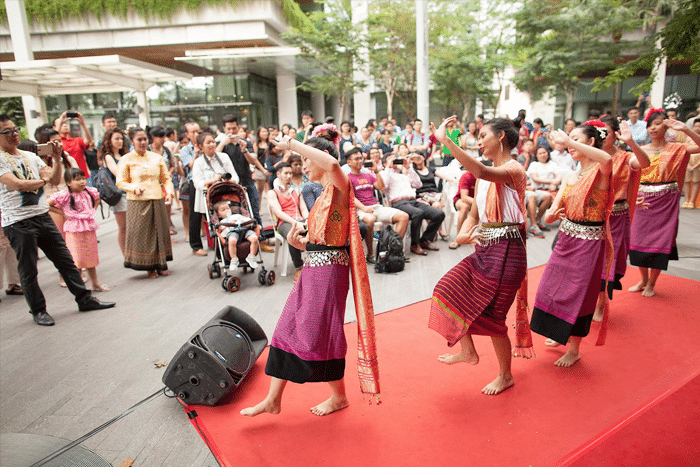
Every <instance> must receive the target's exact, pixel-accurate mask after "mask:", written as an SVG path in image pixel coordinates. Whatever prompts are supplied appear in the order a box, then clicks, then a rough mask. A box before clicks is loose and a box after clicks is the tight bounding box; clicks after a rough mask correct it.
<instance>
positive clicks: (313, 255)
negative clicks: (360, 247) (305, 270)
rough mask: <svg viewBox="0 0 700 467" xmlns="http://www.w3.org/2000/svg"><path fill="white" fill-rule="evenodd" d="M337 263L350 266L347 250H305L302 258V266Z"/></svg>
mask: <svg viewBox="0 0 700 467" xmlns="http://www.w3.org/2000/svg"><path fill="white" fill-rule="evenodd" d="M332 264H338V265H340V266H350V254H349V253H348V250H346V249H342V250H322V251H307V252H306V258H305V259H304V266H310V267H317V266H330V265H332Z"/></svg>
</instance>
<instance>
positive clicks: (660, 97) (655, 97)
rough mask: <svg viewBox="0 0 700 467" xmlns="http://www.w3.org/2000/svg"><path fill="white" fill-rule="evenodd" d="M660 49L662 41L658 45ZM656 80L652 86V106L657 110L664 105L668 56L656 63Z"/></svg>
mask: <svg viewBox="0 0 700 467" xmlns="http://www.w3.org/2000/svg"><path fill="white" fill-rule="evenodd" d="M656 46H657V47H658V48H661V39H659V40H658V41H657V43H656ZM654 71H655V72H656V79H655V80H654V84H652V85H651V92H650V93H649V95H650V96H651V105H652V106H653V107H655V108H657V109H658V108H662V107H663V104H664V89H665V87H666V54H662V55H661V58H660V59H659V61H658V62H657V63H656V69H655V70H654Z"/></svg>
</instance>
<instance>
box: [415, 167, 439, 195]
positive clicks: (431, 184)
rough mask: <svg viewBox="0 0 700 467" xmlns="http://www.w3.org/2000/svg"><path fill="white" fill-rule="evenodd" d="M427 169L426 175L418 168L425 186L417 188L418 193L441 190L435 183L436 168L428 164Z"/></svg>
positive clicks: (419, 175)
mask: <svg viewBox="0 0 700 467" xmlns="http://www.w3.org/2000/svg"><path fill="white" fill-rule="evenodd" d="M426 169H428V173H427V174H426V175H422V174H421V173H420V172H418V171H417V170H416V173H417V174H418V178H420V181H421V183H422V184H423V186H421V187H420V188H416V193H417V194H421V193H438V192H439V190H438V187H437V185H436V184H435V169H433V168H432V167H427V166H426Z"/></svg>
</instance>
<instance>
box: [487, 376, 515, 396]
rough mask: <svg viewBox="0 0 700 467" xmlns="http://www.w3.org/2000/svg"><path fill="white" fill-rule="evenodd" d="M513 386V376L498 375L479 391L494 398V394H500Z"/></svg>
mask: <svg viewBox="0 0 700 467" xmlns="http://www.w3.org/2000/svg"><path fill="white" fill-rule="evenodd" d="M514 384H515V381H513V375H498V377H497V378H496V379H494V380H493V381H491V382H490V383H489V384H487V385H486V386H485V387H484V389H482V390H481V392H483V393H484V394H488V395H490V396H495V395H496V394H500V393H502V392H503V391H505V390H506V389H508V388H509V387H511V386H512V385H514Z"/></svg>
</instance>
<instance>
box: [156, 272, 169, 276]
mask: <svg viewBox="0 0 700 467" xmlns="http://www.w3.org/2000/svg"><path fill="white" fill-rule="evenodd" d="M156 272H157V273H158V275H159V276H169V275H170V271H156Z"/></svg>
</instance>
